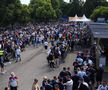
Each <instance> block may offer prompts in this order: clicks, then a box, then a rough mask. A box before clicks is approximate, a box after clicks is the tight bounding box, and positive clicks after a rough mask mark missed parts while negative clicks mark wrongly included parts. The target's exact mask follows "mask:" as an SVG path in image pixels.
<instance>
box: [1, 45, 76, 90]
mask: <svg viewBox="0 0 108 90" xmlns="http://www.w3.org/2000/svg"><path fill="white" fill-rule="evenodd" d="M43 51H44V49H43V47H42V46H40V47H39V48H33V47H29V48H27V49H26V51H24V52H23V53H22V61H21V62H19V63H12V64H11V65H8V66H7V67H6V68H7V73H6V74H5V75H0V90H4V87H5V86H7V83H8V77H9V75H10V72H12V71H13V72H15V73H16V75H17V76H18V78H19V89H18V90H31V86H32V83H33V79H34V78H37V79H39V84H40V85H41V81H42V78H43V76H47V77H49V78H50V79H51V78H52V77H53V76H54V75H58V74H59V72H60V71H61V70H62V68H63V66H66V67H68V66H70V67H71V70H72V69H73V67H72V63H73V60H74V58H75V56H76V55H75V54H69V55H68V56H67V58H66V62H65V63H64V64H61V65H60V67H59V68H57V69H56V70H54V71H51V70H50V69H49V68H48V64H47V60H46V56H47V54H46V52H43Z"/></svg>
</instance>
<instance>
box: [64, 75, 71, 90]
mask: <svg viewBox="0 0 108 90" xmlns="http://www.w3.org/2000/svg"><path fill="white" fill-rule="evenodd" d="M66 80H67V82H66V83H64V85H65V86H66V87H65V88H66V90H72V87H73V80H72V79H71V78H70V76H67V77H66Z"/></svg>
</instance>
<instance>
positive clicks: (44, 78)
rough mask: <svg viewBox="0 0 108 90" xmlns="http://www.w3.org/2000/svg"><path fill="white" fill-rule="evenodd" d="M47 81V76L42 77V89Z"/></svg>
mask: <svg viewBox="0 0 108 90" xmlns="http://www.w3.org/2000/svg"><path fill="white" fill-rule="evenodd" d="M47 80H48V78H47V76H44V77H43V81H42V87H45V85H46V83H47Z"/></svg>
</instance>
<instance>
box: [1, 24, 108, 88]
mask: <svg viewBox="0 0 108 90" xmlns="http://www.w3.org/2000/svg"><path fill="white" fill-rule="evenodd" d="M49 43H50V45H49ZM90 44H91V37H90V33H89V31H88V30H87V24H85V23H76V22H73V23H48V24H44V23H43V24H42V23H41V24H35V25H32V24H29V25H28V26H27V27H17V28H16V29H15V30H7V29H6V30H4V31H1V34H0V66H1V72H2V73H4V71H5V70H4V63H5V62H9V61H10V60H12V59H13V61H15V62H19V61H21V52H22V51H24V50H25V48H26V46H31V45H32V46H33V47H39V46H40V45H44V48H45V50H47V54H48V56H47V57H46V59H47V61H48V65H49V67H50V68H51V69H53V70H54V69H55V68H56V67H57V68H58V67H59V65H60V64H61V63H64V62H65V57H66V56H67V54H68V53H70V52H73V51H74V50H78V51H79V50H80V51H81V52H79V53H78V55H77V57H76V59H75V61H74V63H73V66H74V74H72V72H71V71H70V68H69V67H68V68H66V67H64V68H63V70H62V71H61V72H60V74H59V76H54V77H53V80H50V79H48V78H47V77H46V76H45V77H44V78H43V81H42V87H39V85H38V79H34V83H33V85H32V90H93V87H94V85H95V81H96V82H97V88H98V90H107V89H106V88H107V86H106V84H105V81H104V83H103V84H102V85H101V82H102V76H103V72H104V70H103V68H102V65H100V66H99V69H96V67H95V65H96V60H95V58H94V56H93V54H92V51H93V50H92V48H91V49H89V50H85V51H83V49H84V48H87V49H88V48H90ZM99 75H100V76H99ZM95 78H96V80H95ZM17 80H18V78H17V77H16V76H15V74H14V73H13V72H12V73H11V77H10V78H9V87H10V90H17V86H18V82H17ZM98 86H99V87H98ZM100 88H103V89H100ZM5 90H8V88H5Z"/></svg>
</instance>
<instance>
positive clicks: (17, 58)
mask: <svg viewBox="0 0 108 90" xmlns="http://www.w3.org/2000/svg"><path fill="white" fill-rule="evenodd" d="M15 56H16V62H18V61H21V49H20V47H19V46H17V48H16V50H15Z"/></svg>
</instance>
